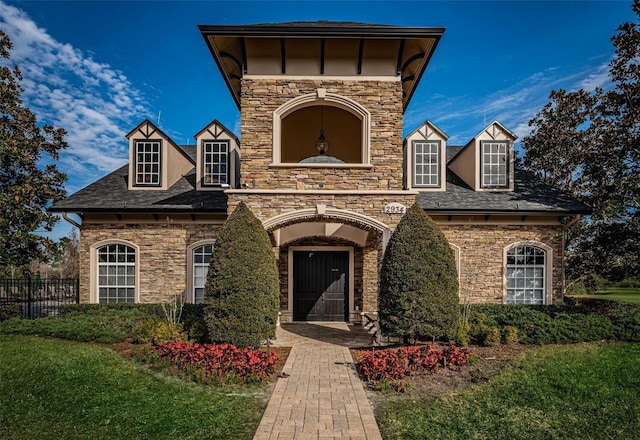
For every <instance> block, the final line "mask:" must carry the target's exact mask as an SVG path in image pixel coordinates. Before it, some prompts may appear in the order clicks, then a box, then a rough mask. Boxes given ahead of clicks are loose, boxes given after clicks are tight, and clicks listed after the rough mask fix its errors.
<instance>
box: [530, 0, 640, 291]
mask: <svg viewBox="0 0 640 440" xmlns="http://www.w3.org/2000/svg"><path fill="white" fill-rule="evenodd" d="M632 9H633V11H634V13H635V14H636V16H637V17H638V19H640V0H635V1H634V3H633V5H632ZM639 21H640V20H636V21H635V22H627V23H623V24H622V25H620V26H619V27H618V33H617V34H616V35H614V36H613V37H612V39H611V40H612V42H613V47H614V53H615V55H614V57H613V59H612V61H611V62H610V64H609V77H610V80H611V87H610V89H607V90H604V89H600V88H598V89H596V90H594V91H592V92H589V91H586V90H578V91H574V92H567V91H565V90H558V91H555V90H554V91H552V92H551V94H550V96H549V98H550V102H549V103H547V104H546V105H545V106H544V107H543V108H542V110H541V111H540V113H538V114H537V115H536V116H535V117H534V118H533V119H532V120H531V121H529V125H530V126H531V127H532V132H531V134H530V135H529V136H526V137H525V138H524V139H523V148H524V150H525V155H524V165H525V167H526V168H528V169H529V170H530V171H533V172H534V173H535V174H537V175H538V176H539V177H541V178H542V179H543V180H545V181H547V182H549V183H551V184H553V185H556V186H558V187H561V188H563V189H565V190H567V191H569V192H570V193H571V194H572V195H574V196H575V197H577V198H578V199H580V200H582V201H584V202H585V203H587V204H589V205H590V206H591V207H592V208H593V214H592V216H591V217H590V218H589V219H587V220H583V221H582V224H578V225H577V229H575V230H574V231H573V232H570V233H569V240H568V241H567V251H568V256H569V259H568V270H567V275H568V277H569V279H572V277H580V276H582V275H584V274H588V273H598V274H600V275H603V276H606V277H608V276H614V277H616V278H617V277H618V276H619V274H620V273H625V274H628V275H632V276H638V271H637V264H636V265H635V267H636V269H635V270H634V269H633V267H634V265H633V264H627V267H626V268H622V267H621V264H622V265H625V264H626V263H624V260H628V259H621V258H615V257H616V255H613V254H612V252H616V253H618V254H617V256H618V257H620V256H621V255H626V251H627V249H628V246H626V243H629V242H634V241H635V242H637V241H639V240H640V236H638V235H637V234H638V228H637V226H634V225H637V223H638V221H639V220H638V215H639V214H638V209H639V208H640V178H639V177H638V176H640V22H639ZM596 250H597V251H596ZM612 259H613V260H615V261H616V262H617V263H615V264H613V263H612ZM628 261H632V260H628ZM613 266H616V267H617V269H615V270H613V268H612V267H613ZM634 271H635V273H634ZM616 274H617V275H616ZM573 279H574V280H575V279H577V278H573Z"/></svg>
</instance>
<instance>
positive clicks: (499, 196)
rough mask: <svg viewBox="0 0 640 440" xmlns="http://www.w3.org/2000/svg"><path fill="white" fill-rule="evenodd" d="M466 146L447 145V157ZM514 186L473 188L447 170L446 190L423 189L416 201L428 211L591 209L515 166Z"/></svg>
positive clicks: (574, 211)
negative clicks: (478, 189)
mask: <svg viewBox="0 0 640 440" xmlns="http://www.w3.org/2000/svg"><path fill="white" fill-rule="evenodd" d="M462 148H463V147H447V161H450V160H451V159H452V158H453V157H454V156H455V155H456V154H458V153H459V152H460V151H461V150H462ZM514 174H515V182H514V190H513V192H510V191H495V192H492V191H474V190H473V189H472V188H470V187H469V185H467V184H466V183H465V182H464V181H462V179H460V178H459V177H458V176H457V175H456V174H455V173H454V172H452V171H450V170H447V188H446V191H443V192H423V193H420V194H419V195H418V196H417V198H416V201H417V202H418V204H419V205H420V206H421V207H422V209H424V210H425V211H428V212H437V211H444V212H452V213H455V212H482V213H498V212H500V213H517V212H522V213H523V214H524V213H545V212H546V213H558V214H560V213H566V214H588V213H590V212H591V209H590V208H589V207H588V206H587V205H585V204H584V203H582V202H580V201H579V200H577V199H575V198H574V197H572V196H570V195H568V194H567V193H565V192H563V191H560V190H559V189H557V188H555V187H553V186H551V185H548V184H546V183H544V182H542V181H541V180H540V179H538V178H537V177H536V176H535V175H533V174H532V173H529V172H527V171H523V170H519V169H518V168H516V169H515V173H514Z"/></svg>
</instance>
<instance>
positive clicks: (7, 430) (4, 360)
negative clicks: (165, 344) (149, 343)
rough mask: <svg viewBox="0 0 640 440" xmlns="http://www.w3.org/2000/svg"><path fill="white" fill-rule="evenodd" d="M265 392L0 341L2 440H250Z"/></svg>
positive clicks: (79, 349) (77, 346) (101, 353)
mask: <svg viewBox="0 0 640 440" xmlns="http://www.w3.org/2000/svg"><path fill="white" fill-rule="evenodd" d="M267 393H268V391H267V390H266V389H264V388H256V387H249V388H238V389H230V388H214V387H206V386H202V385H197V384H194V383H191V382H185V381H182V380H179V379H175V378H168V377H164V376H160V375H158V374H156V373H153V372H151V371H149V370H147V369H146V368H144V367H143V366H141V365H138V364H136V363H134V362H133V361H128V360H125V359H123V358H122V357H121V356H120V355H119V354H117V353H115V352H114V351H112V350H109V349H107V348H104V347H101V346H97V345H91V344H85V343H76V342H69V341H63V340H56V339H46V338H38V337H27V336H6V335H0V437H1V438H2V439H5V440H7V439H29V440H32V439H67V440H69V439H151V438H152V439H177V438H179V439H251V438H252V437H253V433H254V432H255V430H256V428H257V426H258V423H259V422H260V418H261V416H262V412H263V411H264V408H265V407H266V399H267V397H268V396H267Z"/></svg>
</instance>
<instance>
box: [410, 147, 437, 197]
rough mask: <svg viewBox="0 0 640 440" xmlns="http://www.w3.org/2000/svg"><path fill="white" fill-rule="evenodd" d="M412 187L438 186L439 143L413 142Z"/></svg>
mask: <svg viewBox="0 0 640 440" xmlns="http://www.w3.org/2000/svg"><path fill="white" fill-rule="evenodd" d="M413 186H423V187H439V186H440V141H413Z"/></svg>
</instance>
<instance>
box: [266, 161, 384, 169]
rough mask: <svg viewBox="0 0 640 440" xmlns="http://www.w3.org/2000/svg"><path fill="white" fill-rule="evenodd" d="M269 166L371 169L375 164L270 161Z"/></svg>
mask: <svg viewBox="0 0 640 440" xmlns="http://www.w3.org/2000/svg"><path fill="white" fill-rule="evenodd" d="M269 168H360V169H371V168H373V165H371V164H368V163H301V162H293V163H289V162H282V163H275V162H274V163H270V164H269Z"/></svg>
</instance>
